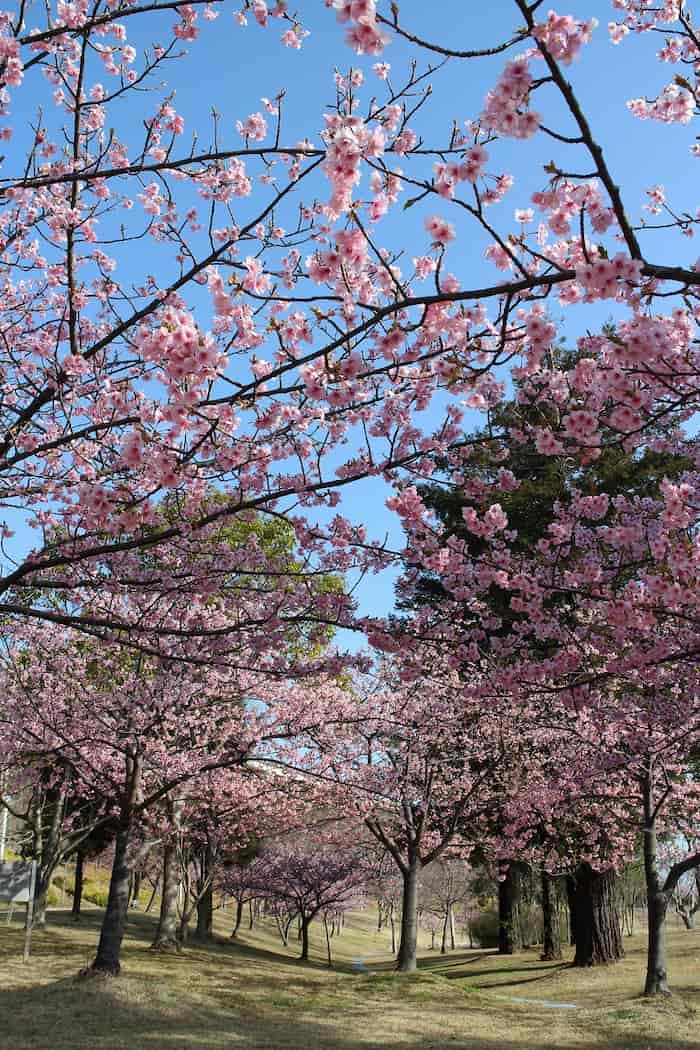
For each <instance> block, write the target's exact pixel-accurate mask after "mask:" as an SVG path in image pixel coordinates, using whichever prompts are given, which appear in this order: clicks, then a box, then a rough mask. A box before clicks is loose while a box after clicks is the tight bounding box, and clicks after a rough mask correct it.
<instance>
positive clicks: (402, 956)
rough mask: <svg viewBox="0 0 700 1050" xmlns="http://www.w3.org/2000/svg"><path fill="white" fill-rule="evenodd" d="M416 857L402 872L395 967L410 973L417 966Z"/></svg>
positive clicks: (417, 869) (402, 971) (417, 864)
mask: <svg viewBox="0 0 700 1050" xmlns="http://www.w3.org/2000/svg"><path fill="white" fill-rule="evenodd" d="M419 870H420V866H419V863H418V860H417V859H410V860H409V864H408V867H407V868H406V870H405V871H404V872H403V900H402V902H401V943H400V944H399V957H398V965H397V969H398V970H400V971H401V973H410V972H411V971H413V970H415V969H416V968H417V966H418V960H417V958H416V952H417V948H418V874H419Z"/></svg>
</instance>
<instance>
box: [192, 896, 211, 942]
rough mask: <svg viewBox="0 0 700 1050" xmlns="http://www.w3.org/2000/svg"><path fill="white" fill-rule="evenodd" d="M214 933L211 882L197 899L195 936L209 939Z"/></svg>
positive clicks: (203, 939) (204, 939)
mask: <svg viewBox="0 0 700 1050" xmlns="http://www.w3.org/2000/svg"><path fill="white" fill-rule="evenodd" d="M213 934H214V893H213V888H212V885H211V883H209V885H208V886H207V887H206V889H205V890H204V891H203V893H202V896H201V897H200V898H199V900H198V901H197V929H196V935H197V938H198V939H199V940H201V941H206V940H210V939H211V937H212V936H213Z"/></svg>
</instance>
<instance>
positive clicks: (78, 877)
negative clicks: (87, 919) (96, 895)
mask: <svg viewBox="0 0 700 1050" xmlns="http://www.w3.org/2000/svg"><path fill="white" fill-rule="evenodd" d="M84 878H85V854H84V852H83V851H82V850H81V849H79V850H78V852H77V853H76V855H75V880H74V883H73V905H72V907H71V916H72V918H73V921H74V922H78V921H79V920H80V909H81V907H82V903H83V881H84Z"/></svg>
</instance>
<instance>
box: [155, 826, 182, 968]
mask: <svg viewBox="0 0 700 1050" xmlns="http://www.w3.org/2000/svg"><path fill="white" fill-rule="evenodd" d="M179 896H180V880H179V878H178V857H177V847H176V846H175V845H174V844H171V843H168V842H166V844H165V845H164V846H163V893H162V895H161V898H160V915H159V916H158V928H157V929H156V935H155V937H154V938H153V944H152V945H151V948H152V949H153V950H154V951H159V952H176V951H179V950H180V947H181V945H180V939H179V937H178V929H177V927H178V914H177V902H178V898H179Z"/></svg>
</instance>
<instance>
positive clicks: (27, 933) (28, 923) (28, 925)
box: [22, 862, 36, 962]
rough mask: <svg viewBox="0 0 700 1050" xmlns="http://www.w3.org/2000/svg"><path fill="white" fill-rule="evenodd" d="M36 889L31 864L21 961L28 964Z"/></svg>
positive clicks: (34, 874)
mask: <svg viewBox="0 0 700 1050" xmlns="http://www.w3.org/2000/svg"><path fill="white" fill-rule="evenodd" d="M35 889H36V864H35V863H34V862H32V874H31V878H30V883H29V899H28V900H27V917H26V919H25V920H24V954H23V956H22V959H23V961H24V962H29V952H30V951H31V948H32V926H33V925H34V891H35Z"/></svg>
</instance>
